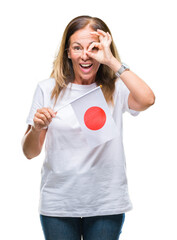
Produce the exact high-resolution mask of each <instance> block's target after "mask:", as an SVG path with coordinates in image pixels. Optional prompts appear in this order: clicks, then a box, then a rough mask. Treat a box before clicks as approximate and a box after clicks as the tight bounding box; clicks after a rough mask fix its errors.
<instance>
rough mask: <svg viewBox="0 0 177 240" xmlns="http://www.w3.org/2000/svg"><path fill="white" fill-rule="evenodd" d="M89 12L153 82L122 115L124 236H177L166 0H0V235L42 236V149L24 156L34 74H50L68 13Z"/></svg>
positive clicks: (172, 71) (172, 48)
mask: <svg viewBox="0 0 177 240" xmlns="http://www.w3.org/2000/svg"><path fill="white" fill-rule="evenodd" d="M83 14H88V15H92V16H97V17H100V18H102V19H103V20H104V21H105V22H106V23H107V25H108V26H109V28H110V29H111V31H112V34H113V38H114V41H115V43H116V45H117V48H118V50H119V53H120V56H121V59H122V61H123V62H125V63H127V64H128V65H129V66H130V67H131V70H132V71H134V72H135V73H137V75H139V76H140V77H141V78H142V79H143V80H144V81H145V82H146V83H147V84H148V85H149V86H150V87H151V88H152V89H153V91H154V93H155V95H156V103H155V105H153V106H152V107H151V108H149V109H148V110H146V111H145V112H142V113H141V114H140V115H139V116H138V117H132V116H130V115H129V114H127V113H126V114H125V115H124V145H125V152H126V158H127V174H128V180H129V191H130V196H131V200H132V202H133V205H134V210H133V211H131V212H129V213H127V214H126V221H125V224H124V227H123V233H122V235H121V238H120V239H121V240H125V239H126V240H142V239H143V240H149V239H154V240H157V239H161V240H166V239H170V240H176V239H177V232H176V230H175V229H176V223H177V222H176V216H177V207H176V205H177V193H176V189H177V187H176V185H177V174H176V171H177V154H176V151H175V147H176V142H177V141H176V138H177V127H176V124H177V116H176V96H175V94H176V80H177V79H176V72H177V69H176V55H177V48H176V43H177V35H176V24H175V22H177V17H176V6H175V1H173V0H168V1H163V0H149V1H142V0H134V1H131V0H123V1H122V0H121V1H119V0H117V1H113V0H109V1H95V0H89V1H59V0H58V1H56V0H50V1H46V0H42V1H41V0H35V1H34V0H31V1H25V0H23V1H22V0H16V1H12V0H6V1H2V2H1V3H0V24H1V27H0V32H1V37H0V79H1V80H0V81H1V88H0V98H1V99H0V104H1V106H0V110H1V117H0V121H1V123H0V140H1V157H0V166H1V168H0V171H1V172H0V184H1V185H0V194H1V197H0V218H1V225H0V228H1V231H0V238H1V239H4V240H10V239H18V240H24V239H25V240H28V239H29V240H31V239H38V240H39V239H41V240H42V239H44V238H43V233H42V229H41V225H40V221H39V216H38V200H39V186H40V169H41V166H42V162H43V157H44V153H42V154H41V155H40V156H39V157H37V158H35V159H33V160H31V161H28V160H26V159H25V157H24V156H23V154H22V150H21V139H22V136H23V134H24V132H25V130H26V127H27V126H26V124H25V121H26V117H27V115H28V112H29V108H30V105H31V101H32V96H33V93H34V89H35V87H36V84H37V82H38V81H40V80H43V79H46V78H48V77H49V75H50V73H51V70H52V62H53V60H54V56H55V53H56V51H57V48H58V46H59V43H60V40H61V36H62V33H63V31H64V28H65V26H66V25H67V24H68V22H69V21H70V20H71V19H72V18H74V17H76V16H78V15H83Z"/></svg>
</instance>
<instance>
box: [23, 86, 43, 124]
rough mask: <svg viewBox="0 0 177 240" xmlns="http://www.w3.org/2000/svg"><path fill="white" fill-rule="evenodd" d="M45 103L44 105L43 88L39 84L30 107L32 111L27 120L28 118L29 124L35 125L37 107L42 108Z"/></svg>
mask: <svg viewBox="0 0 177 240" xmlns="http://www.w3.org/2000/svg"><path fill="white" fill-rule="evenodd" d="M43 105H44V99H43V92H42V89H41V88H40V86H39V85H37V87H36V90H35V93H34V96H33V100H32V104H31V109H30V112H29V114H28V117H27V120H26V123H27V124H29V125H32V126H33V118H34V115H35V113H36V111H37V109H40V108H42V107H43Z"/></svg>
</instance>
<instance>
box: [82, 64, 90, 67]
mask: <svg viewBox="0 0 177 240" xmlns="http://www.w3.org/2000/svg"><path fill="white" fill-rule="evenodd" d="M91 65H92V64H81V66H82V67H90V66H91Z"/></svg>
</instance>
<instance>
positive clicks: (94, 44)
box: [88, 42, 100, 52]
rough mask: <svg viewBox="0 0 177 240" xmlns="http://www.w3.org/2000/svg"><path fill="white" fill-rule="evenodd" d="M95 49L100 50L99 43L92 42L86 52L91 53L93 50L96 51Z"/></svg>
mask: <svg viewBox="0 0 177 240" xmlns="http://www.w3.org/2000/svg"><path fill="white" fill-rule="evenodd" d="M96 48H97V50H98V49H99V48H100V43H97V42H93V43H92V44H91V45H90V46H89V48H88V52H90V51H93V50H96Z"/></svg>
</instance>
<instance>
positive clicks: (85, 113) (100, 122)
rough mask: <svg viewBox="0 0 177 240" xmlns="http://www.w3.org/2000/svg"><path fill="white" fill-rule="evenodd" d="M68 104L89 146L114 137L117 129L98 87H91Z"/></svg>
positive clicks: (94, 145)
mask: <svg viewBox="0 0 177 240" xmlns="http://www.w3.org/2000/svg"><path fill="white" fill-rule="evenodd" d="M70 104H71V106H72V107H73V110H74V112H75V114H76V117H77V119H78V121H79V123H80V125H81V128H82V130H83V133H84V135H85V138H86V140H87V142H88V144H89V145H90V146H91V147H96V146H98V145H100V144H103V143H105V142H107V141H110V140H112V139H113V138H115V137H116V135H117V134H118V129H117V126H116V124H115V122H114V120H113V118H112V115H111V113H110V110H109V107H108V105H107V103H106V100H105V98H104V95H103V93H102V90H101V88H100V87H96V88H94V89H92V90H91V91H89V92H87V93H86V94H84V95H82V96H81V97H79V98H77V99H75V100H74V101H72V102H71V103H70Z"/></svg>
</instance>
